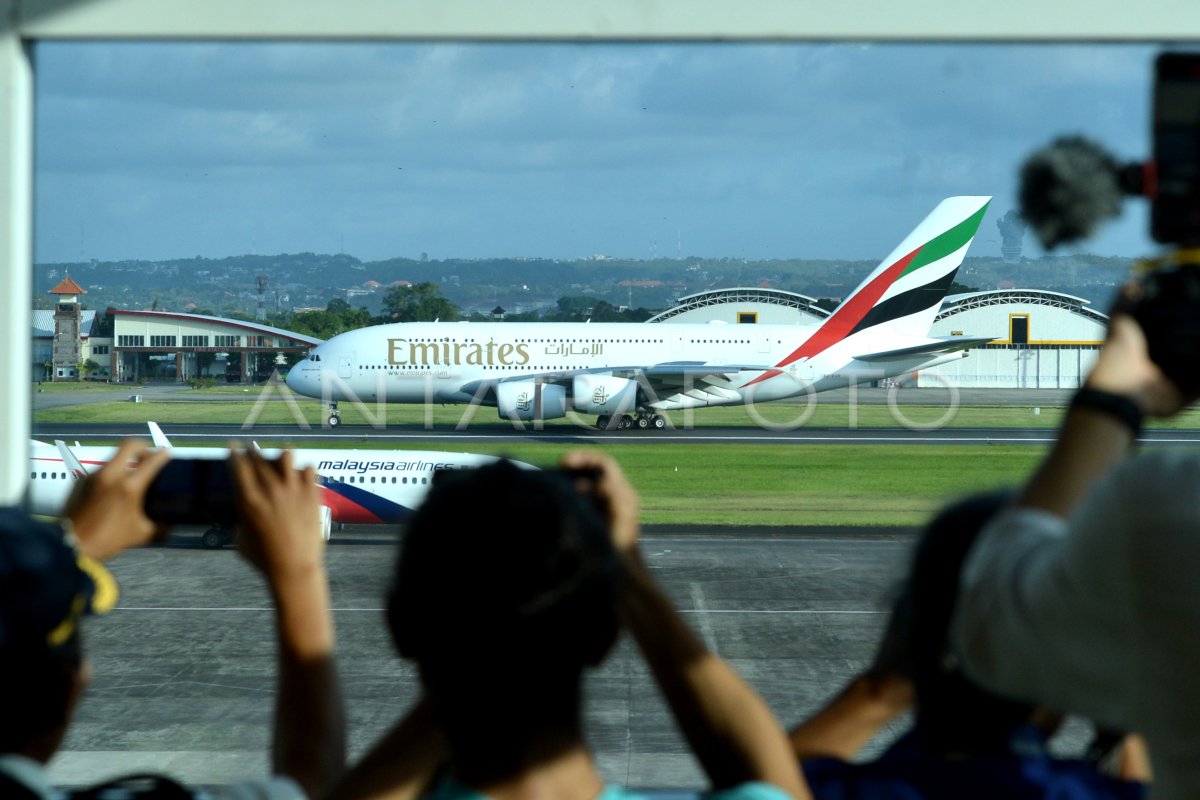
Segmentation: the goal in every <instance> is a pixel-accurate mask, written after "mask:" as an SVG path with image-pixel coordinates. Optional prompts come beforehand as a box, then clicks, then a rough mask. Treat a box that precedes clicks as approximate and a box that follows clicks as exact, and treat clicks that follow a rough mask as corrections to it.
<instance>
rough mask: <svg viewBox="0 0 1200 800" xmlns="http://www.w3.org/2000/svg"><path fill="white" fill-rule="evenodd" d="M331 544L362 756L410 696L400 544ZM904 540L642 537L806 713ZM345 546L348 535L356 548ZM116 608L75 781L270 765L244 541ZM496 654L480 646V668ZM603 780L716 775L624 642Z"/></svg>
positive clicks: (77, 741) (191, 548) (60, 761)
mask: <svg viewBox="0 0 1200 800" xmlns="http://www.w3.org/2000/svg"><path fill="white" fill-rule="evenodd" d="M335 536H336V538H335V540H334V542H333V543H332V544H331V546H330V547H329V550H328V555H329V573H330V581H331V585H332V589H333V604H334V607H335V609H336V622H337V630H338V642H339V645H338V646H339V652H340V670H341V676H342V683H343V686H344V689H345V693H346V701H347V705H348V716H349V721H350V739H349V741H350V746H351V749H352V751H353V753H355V754H358V753H361V752H362V751H363V750H364V749H365V748H366V747H368V746H369V744H370V743H371V742H372V741H373V740H374V739H375V738H376V737H377V736H379V735H380V733H381V732H383V731H384V730H385V729H386V728H387V727H388V726H389V724H390V723H391V722H393V721H394V719H395V717H396V715H397V714H399V713H400V712H401V710H403V709H404V708H405V707H407V705H408V704H409V703H410V702H412V700H413V698H414V695H415V692H416V685H417V684H416V678H415V676H414V672H413V670H412V668H411V667H409V666H407V665H405V664H403V663H401V662H400V661H398V660H397V659H396V658H395V657H394V655H393V654H392V651H391V646H390V644H389V642H388V639H387V636H386V634H385V632H384V630H383V627H382V610H381V598H382V596H383V592H384V590H385V587H386V585H387V581H388V575H389V571H390V569H391V567H392V560H393V551H394V537H393V535H391V534H388V533H384V532H381V529H379V528H369V527H356V528H353V529H352V530H349V531H347V532H345V533H344V534H340V535H335ZM910 541H911V540H910V537H907V536H888V535H883V536H880V535H873V536H869V537H865V538H859V537H856V536H855V535H853V532H845V531H843V532H841V533H840V534H838V535H834V536H790V537H788V536H785V537H767V536H755V535H743V534H741V533H739V532H737V531H731V530H729V529H725V530H724V531H723V532H721V533H719V534H715V535H695V534H692V535H648V536H646V537H645V538H644V539H643V548H644V552H645V553H646V557H647V560H648V562H649V563H650V565H651V567H652V568H653V569H654V571H655V575H656V576H657V577H658V579H659V580H660V581H661V582H662V583H663V585H664V586H665V588H666V590H667V591H668V593H669V594H670V596H671V597H672V598H673V599H674V601H675V603H676V604H677V605H678V607H680V608H681V609H682V610H683V611H684V612H685V614H686V615H687V618H688V620H689V621H690V622H691V623H692V624H693V625H694V627H695V629H696V630H697V631H698V632H699V633H700V634H701V635H702V636H703V637H704V639H705V640H706V641H707V642H708V644H709V646H710V647H712V648H714V649H715V650H716V651H717V652H719V653H720V654H721V655H723V656H724V657H726V658H727V659H729V660H730V661H731V662H732V663H733V664H734V665H735V667H736V668H737V669H738V670H739V671H740V672H741V673H742V674H743V675H744V676H745V677H746V678H747V679H748V680H749V681H750V682H751V683H752V684H753V685H754V686H755V687H756V688H758V690H759V691H760V692H762V693H763V695H764V696H765V697H766V698H767V700H768V702H769V703H770V704H771V707H772V708H773V709H774V710H775V712H776V714H777V715H778V717H779V718H780V719H781V720H782V721H784V722H785V724H786V723H787V722H789V721H798V720H799V719H801V718H802V717H803V716H804V715H805V714H807V713H809V712H811V711H812V710H813V709H814V708H815V707H816V706H817V705H818V704H819V703H820V702H821V701H822V700H823V699H824V698H825V697H827V696H828V695H829V694H830V693H831V692H834V691H836V690H837V689H838V688H839V687H840V686H841V684H842V683H843V682H844V681H845V680H846V679H847V678H849V677H850V675H851V674H852V673H853V672H854V671H855V670H856V669H859V668H861V667H863V666H864V665H865V664H866V663H867V660H868V659H869V658H870V657H871V655H872V652H873V649H874V643H875V639H876V637H877V635H878V633H879V632H880V630H881V626H882V625H883V623H884V619H885V615H884V614H883V613H882V610H883V608H884V606H885V601H886V598H887V596H888V590H889V587H890V586H891V585H892V584H893V582H894V580H895V579H896V577H897V576H898V572H899V571H900V570H902V569H903V565H904V563H905V560H906V554H907V552H908V548H909V544H910ZM348 542H349V543H348ZM112 568H113V572H114V573H115V574H116V575H117V577H118V580H119V581H120V583H121V587H122V597H121V601H120V603H119V605H118V607H117V609H116V610H114V611H113V612H112V613H111V614H109V615H108V616H107V617H104V618H99V619H93V620H89V621H88V624H87V628H86V631H85V634H86V639H85V642H86V645H87V648H88V651H89V655H90V657H91V660H92V663H93V667H94V679H93V684H92V686H91V688H90V689H89V691H88V693H87V696H86V697H85V699H84V702H83V704H82V706H81V708H80V710H79V713H78V715H77V718H76V723H75V725H74V726H73V727H72V729H71V733H70V735H69V737H68V739H67V742H66V744H65V747H64V751H63V753H62V754H61V755H60V756H59V757H58V758H57V759H56V760H55V762H54V763H53V766H52V773H53V775H54V778H55V780H56V781H57V782H60V783H67V784H77V783H80V782H89V781H94V780H98V779H100V778H102V777H103V776H105V775H110V774H117V773H124V772H131V771H138V770H143V769H153V770H167V771H169V772H171V773H172V774H174V775H176V776H178V777H181V778H183V779H186V780H189V781H201V780H202V781H209V782H213V781H222V780H231V779H234V778H236V777H238V776H246V775H255V774H261V773H262V772H263V771H264V770H265V769H266V764H267V749H268V742H269V731H270V726H271V709H272V704H273V702H274V679H273V676H274V670H275V652H274V650H275V647H274V640H273V635H272V628H271V614H270V612H269V610H268V601H267V595H266V592H265V591H264V589H263V586H262V583H261V580H260V579H259V577H258V576H257V575H256V574H255V573H254V572H252V571H251V569H250V568H249V567H247V566H246V565H245V564H244V563H243V562H242V561H241V559H240V558H239V556H238V555H237V554H236V552H234V551H233V550H230V549H226V550H221V551H207V550H202V549H199V544H198V540H197V538H196V536H195V535H190V536H187V535H185V536H177V537H176V539H175V540H174V541H173V543H172V544H171V545H170V546H167V547H158V548H146V549H141V550H136V551H133V552H129V553H126V554H124V555H122V556H121V557H119V558H118V559H116V560H115V561H114V562H113V564H112ZM488 657H491V656H490V655H489V654H481V659H482V662H483V663H485V664H486V660H487V658H488ZM587 697H588V701H587V702H588V710H587V728H588V735H589V740H590V742H591V743H592V745H593V747H594V748H595V750H596V752H597V753H598V755H599V762H600V765H601V769H602V771H603V773H604V775H605V776H606V778H608V779H609V780H613V781H618V782H622V783H625V784H627V785H632V786H692V787H699V786H703V785H704V780H703V778H702V775H701V773H700V771H699V770H698V768H697V767H696V765H695V763H694V762H693V760H692V758H691V756H690V755H688V753H687V751H686V747H685V745H684V743H683V741H682V740H681V739H680V737H679V736H678V734H677V733H676V732H675V730H674V728H673V724H672V722H671V719H670V717H669V714H668V712H667V710H666V708H665V706H664V705H663V703H662V701H661V699H660V698H659V697H658V695H657V690H656V689H655V687H654V686H653V683H652V681H651V679H650V678H649V676H648V672H647V668H646V667H645V665H644V664H643V662H642V661H641V660H640V658H639V657H638V656H637V654H636V650H635V648H633V646H632V645H631V644H630V642H629V641H627V640H623V641H622V643H621V644H620V645H619V646H618V649H617V650H616V651H615V652H614V654H613V655H612V656H611V657H610V658H609V660H608V661H607V663H606V664H605V665H604V667H603V668H602V669H600V670H599V671H598V672H597V673H595V674H594V675H593V677H592V678H591V679H590V681H589V686H588V692H587Z"/></svg>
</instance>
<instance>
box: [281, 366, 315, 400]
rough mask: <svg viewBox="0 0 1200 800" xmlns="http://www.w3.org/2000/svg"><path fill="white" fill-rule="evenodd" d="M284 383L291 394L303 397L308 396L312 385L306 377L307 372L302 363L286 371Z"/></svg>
mask: <svg viewBox="0 0 1200 800" xmlns="http://www.w3.org/2000/svg"><path fill="white" fill-rule="evenodd" d="M284 382H285V383H286V384H287V387H288V388H289V389H291V390H292V391H293V392H295V393H296V394H303V395H307V394H309V392H310V389H309V387H310V385H311V383H312V381H311V380H310V379H309V377H308V370H306V369H304V367H303V362H302V363H301V364H297V365H296V366H294V367H292V368H291V369H289V370H288V373H287V377H286V378H284Z"/></svg>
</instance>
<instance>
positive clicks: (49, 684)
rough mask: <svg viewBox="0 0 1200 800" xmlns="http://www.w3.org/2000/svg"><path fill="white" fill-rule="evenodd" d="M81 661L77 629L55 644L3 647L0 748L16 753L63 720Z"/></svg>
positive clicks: (1, 654)
mask: <svg viewBox="0 0 1200 800" xmlns="http://www.w3.org/2000/svg"><path fill="white" fill-rule="evenodd" d="M82 664H83V646H82V640H81V636H80V634H79V631H78V630H76V631H75V633H73V634H72V635H71V636H70V638H68V639H67V640H66V641H65V642H63V643H62V644H60V645H58V646H57V647H54V648H48V647H19V648H18V647H4V648H0V708H3V709H4V710H3V712H2V713H0V753H16V752H20V751H22V750H24V749H25V747H26V746H27V745H29V744H30V743H31V742H33V741H35V740H37V739H38V738H40V737H42V736H45V735H46V734H49V733H51V732H52V731H54V730H56V729H57V728H60V727H62V726H65V725H66V724H67V722H68V721H69V717H70V713H71V695H72V688H73V687H74V685H75V680H76V675H77V673H78V672H79V668H80V666H81V665H82Z"/></svg>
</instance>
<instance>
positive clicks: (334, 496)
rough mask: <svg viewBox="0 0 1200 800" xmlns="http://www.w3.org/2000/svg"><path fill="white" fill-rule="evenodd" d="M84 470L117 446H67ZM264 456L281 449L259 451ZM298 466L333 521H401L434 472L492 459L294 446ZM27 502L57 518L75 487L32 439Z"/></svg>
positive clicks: (199, 453) (202, 451) (211, 450)
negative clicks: (313, 476)
mask: <svg viewBox="0 0 1200 800" xmlns="http://www.w3.org/2000/svg"><path fill="white" fill-rule="evenodd" d="M71 452H72V453H74V455H75V457H76V458H78V459H79V461H80V463H81V464H82V465H83V467H84V469H86V470H88V471H89V472H90V471H93V470H97V469H99V468H100V467H101V466H103V465H104V464H105V463H107V462H108V460H109V459H110V458H112V454H113V453H115V452H116V448H112V447H72V448H71ZM228 452H229V451H228V450H226V449H225V448H223V447H181V448H176V449H175V450H174V455H175V456H176V457H184V458H214V459H219V458H225V457H226V456H227V455H228ZM262 452H263V454H264V455H265V456H267V457H268V458H276V457H278V455H279V454H280V453H281V452H282V451H280V450H270V449H264V450H263V451H262ZM293 459H294V461H295V464H296V466H297V467H305V466H309V465H311V466H312V467H314V468H315V469H316V472H317V475H318V478H319V482H320V486H321V504H322V505H324V506H328V507H329V509H330V510H331V512H332V516H333V521H334V522H338V523H385V522H401V521H403V520H405V519H407V518H408V516H409V514H411V513H412V510H413V509H414V508H416V507H417V506H418V505H419V504H420V502H421V500H422V499H424V497H425V494H426V493H427V492H428V491H429V485H430V482H431V481H432V479H433V475H434V473H435V472H437V471H438V470H443V469H466V468H470V467H477V466H482V465H483V464H487V463H490V462H492V461H495V458H494V457H492V456H482V455H476V454H473V453H450V452H443V451H422V450H404V451H388V450H332V449H327V450H294V451H293ZM29 470H30V481H29V503H30V511H32V512H33V513H35V514H44V515H47V516H57V515H58V514H59V513H60V511H61V509H62V507H63V504H64V503H65V502H66V499H67V496H68V495H69V494H70V491H71V488H72V487H73V485H74V478H73V476H72V475H71V474H70V469H69V467H68V466H67V465H66V464H64V463H63V457H62V455H61V453H59V451H58V448H56V447H54V446H53V445H48V444H44V443H41V442H33V443H31V453H30V467H29Z"/></svg>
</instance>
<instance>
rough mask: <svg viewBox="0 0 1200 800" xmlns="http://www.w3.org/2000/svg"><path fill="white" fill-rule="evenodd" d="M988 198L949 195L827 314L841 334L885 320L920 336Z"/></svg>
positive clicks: (963, 253)
mask: <svg viewBox="0 0 1200 800" xmlns="http://www.w3.org/2000/svg"><path fill="white" fill-rule="evenodd" d="M991 199H992V198H991V197H948V198H946V199H945V200H943V201H942V202H940V203H938V205H937V208H935V209H934V210H933V211H932V212H931V213H930V214H929V216H927V217H926V218H925V219H924V220H923V221H922V222H921V224H920V225H918V226H917V227H916V228H914V229H913V231H912V233H910V234H909V235H908V236H907V237H905V239H904V241H902V242H901V243H900V244H899V245H898V246H897V247H896V249H895V250H893V251H892V252H891V254H889V255H888V257H887V258H885V259H884V260H883V261H882V262H881V263H880V264H879V266H878V267H876V268H875V270H874V271H873V272H872V273H871V274H870V275H868V276H867V277H866V279H865V280H864V281H863V282H862V283H861V284H860V285H859V286H858V288H856V289H855V290H854V291H853V292H851V294H850V296H849V297H847V298H846V299H845V300H844V301H843V302H842V304H841V305H840V306H838V307H837V308H836V309H835V310H834V312H833V314H832V315H830V321H832V320H833V317H837V316H839V315H843V316H844V317H845V319H843V320H842V321H841V325H840V326H839V327H843V328H844V329H845V330H844V333H843V336H849V335H850V334H852V333H857V332H858V331H861V330H865V329H867V328H871V327H875V326H877V325H886V326H888V327H889V328H891V329H893V330H895V331H896V332H897V333H901V334H906V335H912V336H925V335H928V333H929V326H930V325H932V324H933V318H934V317H935V316H936V315H937V311H938V308H939V306H940V305H941V302H942V299H943V298H944V297H945V296H946V292H947V291H948V290H949V289H950V284H951V283H952V282H953V281H954V276H955V274H956V273H957V272H958V268H959V266H960V265H961V264H962V262H963V258H964V257H965V256H966V255H967V248H968V247H970V246H971V240H972V239H974V237H975V232H976V231H977V230H979V224H980V222H982V221H983V215H984V214H985V213H987V208H988V204H989V203H990V202H991Z"/></svg>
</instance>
